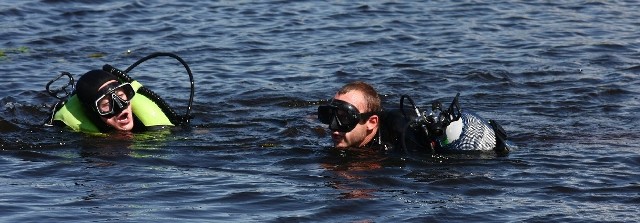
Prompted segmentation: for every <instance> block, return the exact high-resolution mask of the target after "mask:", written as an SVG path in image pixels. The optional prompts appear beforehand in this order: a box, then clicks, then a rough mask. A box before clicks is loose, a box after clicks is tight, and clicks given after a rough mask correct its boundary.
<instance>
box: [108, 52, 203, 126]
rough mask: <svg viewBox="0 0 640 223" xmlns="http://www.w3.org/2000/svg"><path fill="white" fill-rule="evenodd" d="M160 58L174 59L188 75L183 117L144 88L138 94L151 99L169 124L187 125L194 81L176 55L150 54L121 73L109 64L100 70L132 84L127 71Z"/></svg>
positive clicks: (185, 64) (191, 104)
mask: <svg viewBox="0 0 640 223" xmlns="http://www.w3.org/2000/svg"><path fill="white" fill-rule="evenodd" d="M161 56H168V57H171V58H174V59H176V60H178V61H179V62H180V63H181V64H182V65H183V66H184V68H185V69H186V71H187V74H188V75H189V81H190V85H191V89H190V90H191V91H190V94H189V102H188V105H187V111H186V113H185V115H184V116H180V115H178V114H177V113H176V112H175V111H174V110H173V109H171V107H170V106H169V105H168V104H167V103H166V102H165V101H164V100H162V98H160V96H158V94H156V93H155V92H153V91H151V90H150V89H148V88H146V87H141V88H140V89H139V90H141V92H140V93H142V94H143V95H145V96H147V97H150V98H152V99H153V100H154V101H155V102H156V103H157V104H158V106H159V107H160V108H161V109H162V110H163V112H164V113H165V114H168V115H169V116H170V119H171V122H172V123H174V124H183V123H189V121H190V119H192V118H193V117H192V116H191V108H192V106H193V96H194V92H195V87H194V81H193V74H192V73H191V69H190V68H189V65H187V62H185V61H184V60H183V59H182V58H180V57H179V56H178V55H175V54H173V53H166V52H156V53H152V54H150V55H148V56H146V57H143V58H141V59H139V60H138V61H136V62H135V63H133V64H132V65H131V66H129V67H128V68H127V69H126V70H124V71H121V70H119V69H117V68H115V67H113V66H111V65H109V64H105V65H104V66H103V67H102V70H104V71H106V72H109V73H111V74H113V75H115V76H117V77H118V78H120V79H122V80H123V81H126V82H132V81H133V78H131V77H130V76H129V75H128V73H129V71H131V70H133V68H135V67H136V66H138V65H140V64H141V63H143V62H145V61H147V60H149V59H152V58H156V57H161Z"/></svg>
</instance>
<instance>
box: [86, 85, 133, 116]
mask: <svg viewBox="0 0 640 223" xmlns="http://www.w3.org/2000/svg"><path fill="white" fill-rule="evenodd" d="M97 95H98V97H97V99H96V102H95V109H96V111H97V112H98V115H100V116H102V117H105V118H110V117H112V116H114V115H117V114H120V112H122V111H123V110H124V109H126V108H127V107H129V104H131V99H132V98H133V96H134V95H135V91H134V90H133V87H131V84H129V83H124V84H120V83H118V82H113V83H111V84H109V85H107V86H106V87H104V88H102V89H101V90H100V91H98V93H97Z"/></svg>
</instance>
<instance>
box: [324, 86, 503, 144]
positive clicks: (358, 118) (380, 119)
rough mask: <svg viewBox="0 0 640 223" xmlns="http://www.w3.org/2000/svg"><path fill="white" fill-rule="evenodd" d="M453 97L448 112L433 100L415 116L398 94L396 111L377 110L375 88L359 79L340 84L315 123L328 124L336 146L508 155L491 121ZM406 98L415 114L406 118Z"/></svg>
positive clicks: (405, 96)
mask: <svg viewBox="0 0 640 223" xmlns="http://www.w3.org/2000/svg"><path fill="white" fill-rule="evenodd" d="M458 96H459V94H458V95H456V97H455V99H454V100H453V102H452V103H451V105H450V106H449V107H448V108H446V109H445V108H443V107H442V104H441V103H440V102H437V101H435V102H433V104H432V109H431V111H430V112H428V113H427V112H426V111H425V112H420V110H419V108H418V107H417V106H416V105H415V103H414V102H413V100H412V99H411V98H410V97H409V96H407V95H403V96H402V97H401V99H400V108H399V109H397V110H396V109H382V107H381V105H380V104H381V103H380V98H379V96H378V93H377V92H376V91H375V89H374V88H373V87H372V86H371V85H369V84H367V83H365V82H361V81H356V82H352V83H348V84H346V85H344V86H343V87H342V88H340V89H339V90H338V92H337V93H336V95H335V96H334V97H333V99H332V100H330V101H329V103H328V104H324V105H320V106H319V107H318V119H319V120H320V122H321V123H323V124H327V125H329V130H331V132H332V133H331V138H332V139H333V144H334V146H335V147H336V148H340V149H346V148H349V147H352V148H353V147H371V148H379V149H381V150H384V151H388V150H396V151H403V152H405V153H407V154H414V153H426V154H433V153H447V152H473V151H492V150H493V151H495V152H496V154H498V155H506V154H508V153H509V150H510V148H509V146H510V145H509V143H508V142H507V135H506V133H505V131H504V130H503V129H502V127H501V126H500V125H499V124H498V123H497V122H495V121H493V120H490V121H485V120H484V119H482V118H481V117H480V116H478V115H476V114H473V113H470V112H465V113H463V112H462V111H461V109H460V105H459V102H458ZM405 99H407V100H408V101H409V102H410V103H411V105H412V108H413V112H414V113H410V114H407V111H406V110H407V109H405V108H404V100H405Z"/></svg>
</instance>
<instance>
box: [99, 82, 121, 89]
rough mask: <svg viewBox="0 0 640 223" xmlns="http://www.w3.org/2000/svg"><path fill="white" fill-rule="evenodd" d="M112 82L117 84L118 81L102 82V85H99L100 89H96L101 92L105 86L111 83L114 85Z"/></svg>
mask: <svg viewBox="0 0 640 223" xmlns="http://www.w3.org/2000/svg"><path fill="white" fill-rule="evenodd" d="M114 82H118V81H116V80H110V81H107V82H104V84H102V85H100V87H99V88H98V90H102V89H103V88H105V87H106V86H107V85H109V84H111V83H114Z"/></svg>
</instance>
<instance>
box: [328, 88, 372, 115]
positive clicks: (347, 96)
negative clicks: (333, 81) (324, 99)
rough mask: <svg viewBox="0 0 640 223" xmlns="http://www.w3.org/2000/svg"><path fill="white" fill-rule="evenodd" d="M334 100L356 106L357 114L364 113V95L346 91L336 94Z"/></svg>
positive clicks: (355, 91)
mask: <svg viewBox="0 0 640 223" xmlns="http://www.w3.org/2000/svg"><path fill="white" fill-rule="evenodd" d="M334 99H338V100H342V101H345V102H347V103H349V104H352V105H353V106H356V108H357V109H358V111H359V112H363V111H366V107H367V106H366V104H367V103H366V101H365V98H364V94H363V93H362V92H360V91H358V90H352V91H348V92H347V93H344V94H336V96H335V97H334Z"/></svg>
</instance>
